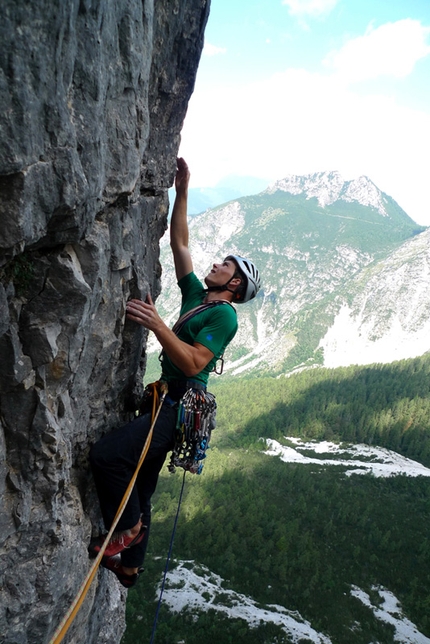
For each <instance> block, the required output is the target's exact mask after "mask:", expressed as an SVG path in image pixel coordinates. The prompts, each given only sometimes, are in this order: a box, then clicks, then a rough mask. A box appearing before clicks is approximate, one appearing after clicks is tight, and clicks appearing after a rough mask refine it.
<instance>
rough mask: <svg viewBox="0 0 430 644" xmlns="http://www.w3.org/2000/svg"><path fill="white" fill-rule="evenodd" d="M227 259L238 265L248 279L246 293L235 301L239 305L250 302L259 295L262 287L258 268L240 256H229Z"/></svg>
mask: <svg viewBox="0 0 430 644" xmlns="http://www.w3.org/2000/svg"><path fill="white" fill-rule="evenodd" d="M225 259H226V260H227V259H232V260H233V261H234V262H235V263H236V264H237V266H238V268H239V270H240V271H241V273H243V275H244V276H245V277H246V288H245V291H244V292H243V293H242V294H241V296H240V298H239V299H237V300H235V301H236V302H238V303H242V302H249V300H252V298H253V297H255V296H256V295H257V293H258V291H259V289H260V286H261V279H260V273H259V271H258V268H257V267H256V266H255V264H253V263H252V262H251V261H250V260H249V259H245V258H244V257H240V256H239V255H227V257H226V258H225ZM224 261H225V260H224Z"/></svg>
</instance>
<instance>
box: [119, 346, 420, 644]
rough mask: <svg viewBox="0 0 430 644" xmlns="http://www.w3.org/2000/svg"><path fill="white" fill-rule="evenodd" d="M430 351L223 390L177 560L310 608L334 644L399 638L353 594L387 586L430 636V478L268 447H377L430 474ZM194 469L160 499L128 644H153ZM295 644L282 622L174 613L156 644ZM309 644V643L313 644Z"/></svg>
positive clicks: (130, 612)
mask: <svg viewBox="0 0 430 644" xmlns="http://www.w3.org/2000/svg"><path fill="white" fill-rule="evenodd" d="M429 372H430V356H424V357H422V358H417V359H414V360H405V361H401V362H397V363H391V364H389V365H373V366H366V367H357V366H355V367H348V368H341V369H333V370H329V369H322V368H317V369H312V370H308V371H303V372H301V373H298V374H295V375H292V376H290V377H281V378H276V379H274V378H253V379H240V380H232V379H228V378H226V379H224V380H223V378H219V379H218V380H213V381H212V382H211V390H212V391H213V392H214V393H215V394H216V396H217V402H218V412H217V428H216V430H215V431H214V433H213V437H212V441H211V449H210V450H209V452H208V458H207V459H206V461H207V462H206V463H205V467H204V470H203V473H202V475H201V476H193V475H189V474H187V475H186V482H185V491H184V499H183V503H182V507H181V511H180V516H179V521H178V527H177V533H176V536H175V542H174V547H173V561H172V562H171V564H170V567H171V568H174V566H175V560H177V561H179V560H186V559H192V560H194V561H195V562H197V563H199V564H204V565H205V566H207V567H208V568H209V569H210V570H211V571H212V572H214V573H216V574H218V575H220V576H221V577H222V578H223V579H224V580H225V584H226V587H228V588H229V589H233V590H235V591H237V592H239V593H243V594H244V595H247V596H249V597H252V598H253V600H255V601H257V602H258V603H259V604H260V605H262V606H265V605H269V604H280V605H282V606H285V607H286V608H288V609H289V610H296V611H299V613H300V615H301V616H302V617H303V618H304V619H306V620H308V621H309V622H310V623H311V625H312V627H313V628H314V629H316V630H317V631H318V632H320V633H324V634H325V635H326V636H327V637H329V638H330V640H331V641H332V642H333V644H369V642H379V643H381V644H383V643H385V642H386V643H390V644H391V643H392V642H394V641H395V640H394V627H393V626H391V625H389V624H387V623H385V622H382V621H380V620H378V619H377V618H376V617H375V616H374V614H373V612H372V611H371V610H370V609H369V608H367V607H366V606H364V605H363V604H362V603H360V602H359V600H357V599H356V598H354V597H352V595H351V593H350V589H351V586H352V585H355V586H358V587H359V588H360V589H362V590H364V591H365V592H367V593H369V595H370V596H371V597H372V598H374V601H375V602H377V601H378V597H377V593H375V590H374V587H375V586H376V587H379V586H382V587H384V588H386V589H388V590H389V591H390V592H392V593H393V594H394V595H395V596H396V597H397V599H398V600H399V601H400V602H401V605H402V608H403V611H404V613H405V615H406V616H407V618H408V619H410V620H411V621H412V622H414V623H415V625H416V626H417V627H418V629H419V630H420V632H421V633H423V634H425V635H426V636H427V637H430V539H429V534H428V526H429V525H430V478H427V477H416V478H412V477H407V476H405V475H399V476H394V477H390V478H375V477H374V476H372V475H370V474H367V475H361V476H346V475H345V470H346V468H345V467H343V466H336V467H328V466H326V465H323V464H321V465H319V464H307V465H303V464H297V463H284V462H282V461H281V460H280V459H279V458H277V457H269V456H267V455H265V454H264V449H265V442H264V441H262V440H261V438H275V439H276V440H278V441H280V442H285V438H284V437H285V436H296V437H301V438H306V439H307V440H312V439H317V440H322V439H324V440H330V441H333V442H339V443H342V442H351V443H366V444H368V445H378V446H381V447H387V448H389V449H391V450H394V451H396V452H398V453H400V454H402V455H404V456H407V457H408V458H411V459H414V460H416V461H418V462H420V463H422V464H424V465H426V466H428V467H430V379H429ZM181 484H182V474H181V473H176V474H175V475H173V476H172V475H170V474H168V472H167V468H165V471H164V472H163V473H162V475H161V477H160V483H159V486H158V489H157V492H156V494H155V495H154V497H153V523H152V527H151V538H150V542H149V547H148V553H147V558H146V561H145V572H144V573H143V574H142V576H141V579H139V583H138V584H137V586H136V587H135V588H133V589H132V590H130V591H129V594H128V599H127V630H126V632H125V635H124V637H123V640H122V644H132V643H133V644H136V643H140V642H149V640H150V635H151V629H152V625H153V619H154V615H155V610H156V602H157V598H158V597H157V589H156V586H157V584H158V583H159V582H160V580H161V576H162V572H163V569H164V565H165V558H166V555H167V552H168V547H169V542H170V537H171V532H172V527H173V521H174V517H175V514H176V509H177V503H178V497H179V492H180V487H181ZM181 641H182V642H186V644H194V643H197V642H201V641H208V642H217V643H220V644H224V643H226V644H227V643H230V642H231V643H235V644H236V643H241V642H246V643H251V644H252V643H254V642H259V643H267V644H269V643H287V642H290V641H292V640H289V639H288V636H287V635H286V634H285V632H284V631H283V630H282V629H281V627H280V626H275V625H274V624H271V623H261V624H260V625H259V626H258V627H256V628H251V627H250V626H249V625H248V624H247V623H246V622H245V621H244V620H241V619H228V618H227V617H226V616H225V615H224V616H223V615H221V614H219V613H215V611H214V610H212V609H211V610H209V611H207V612H206V611H190V610H189V611H185V612H182V613H180V614H174V613H171V612H169V610H168V609H167V607H166V606H164V605H162V606H161V610H160V615H159V618H158V626H157V631H156V638H155V642H157V643H159V644H173V643H176V642H178V643H179V642H181ZM302 641H303V643H304V642H305V640H302Z"/></svg>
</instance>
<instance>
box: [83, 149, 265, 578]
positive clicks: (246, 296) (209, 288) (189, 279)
mask: <svg viewBox="0 0 430 644" xmlns="http://www.w3.org/2000/svg"><path fill="white" fill-rule="evenodd" d="M189 179H190V173H189V169H188V166H187V164H186V162H185V161H184V159H182V158H179V159H177V171H176V177H175V189H176V197H175V203H174V206H173V211H172V217H171V223H170V245H171V249H172V252H173V259H174V265H175V272H176V278H177V280H178V286H179V288H180V289H181V293H182V306H181V315H183V314H184V313H187V312H189V311H191V310H192V309H194V307H197V306H199V305H201V304H202V303H210V302H215V301H216V302H221V301H222V302H223V303H227V304H228V305H227V306H225V305H223V306H218V305H216V306H213V308H208V309H206V310H204V311H202V312H199V313H197V314H195V315H194V316H192V317H191V318H190V319H189V320H188V321H187V322H186V323H185V324H184V326H183V327H182V328H181V330H180V331H179V332H178V333H175V332H174V330H172V329H170V328H169V327H168V326H167V325H166V324H165V323H164V322H163V320H162V319H161V317H160V316H159V314H158V312H157V309H156V308H155V306H154V303H153V301H152V298H151V296H150V294H148V295H147V297H146V301H142V300H136V299H132V300H130V301H129V302H128V303H127V318H128V319H129V320H132V321H133V322H136V323H137V324H140V325H142V326H143V327H145V328H146V329H149V330H150V331H152V332H153V333H154V334H155V335H156V337H157V339H158V340H159V342H160V344H161V346H162V348H163V352H162V374H161V378H160V381H162V382H165V383H167V386H168V394H167V396H166V398H165V400H164V403H163V405H162V407H161V409H160V413H159V416H158V419H157V422H156V424H155V426H154V432H153V436H152V440H151V443H150V446H149V449H148V452H147V455H146V458H145V460H144V462H143V464H142V467H141V469H140V471H139V474H138V477H137V481H136V484H135V486H134V488H133V491H132V494H131V497H130V499H129V501H128V503H127V505H126V507H125V509H124V512H123V514H122V516H121V518H120V520H119V522H118V525H117V527H116V530H117V532H115V533H114V534H113V536H112V538H111V539H110V541H109V544H108V546H107V548H106V550H105V552H104V556H103V558H102V561H101V565H102V566H104V567H105V568H108V569H109V570H111V571H112V572H114V573H115V574H116V576H117V578H118V579H119V581H120V582H121V584H122V585H123V586H125V587H126V588H129V587H131V586H133V585H134V584H135V583H136V581H137V579H138V576H139V574H140V572H141V571H142V569H141V566H142V563H143V560H144V556H145V552H146V547H147V543H148V537H149V526H150V515H151V503H150V501H151V496H152V494H153V493H154V491H155V488H156V485H157V480H158V475H159V472H160V469H161V467H162V465H163V463H164V461H165V459H166V455H167V453H168V452H169V451H170V450H172V449H173V445H174V436H175V429H176V420H177V406H178V401H179V400H180V399H181V397H182V396H183V395H184V394H185V392H186V391H187V390H189V389H190V388H196V389H197V390H203V391H205V390H206V385H207V381H208V377H209V374H210V372H211V371H212V370H213V369H214V367H215V365H216V362H217V360H218V359H219V358H220V357H221V356H222V354H223V353H224V350H225V348H226V346H227V345H228V344H229V342H231V340H232V339H233V337H234V335H235V333H236V331H237V316H236V310H235V308H234V307H233V306H232V303H234V302H237V303H240V302H247V301H249V300H250V299H252V298H254V297H255V295H256V294H257V291H258V290H259V288H260V276H259V272H258V270H257V269H256V267H255V265H254V264H253V263H252V262H251V261H249V260H247V259H244V258H243V257H239V256H237V255H229V256H228V257H226V258H225V259H224V261H223V262H220V263H216V264H213V266H212V269H211V270H210V272H209V273H208V275H206V277H205V278H204V282H205V286H204V285H203V284H202V283H201V282H200V280H199V279H198V278H197V277H196V275H195V274H194V272H193V262H192V259H191V255H190V251H189V247H188V223H187V199H188V184H189ZM174 328H175V327H174ZM150 426H151V413H149V412H148V413H144V414H143V415H141V416H138V417H137V418H135V419H134V420H133V421H132V422H130V423H128V424H127V425H126V426H125V427H121V428H118V429H116V430H113V431H112V432H110V433H108V434H107V435H105V436H104V437H102V438H101V439H100V440H99V441H98V442H97V443H96V444H95V445H93V447H92V448H91V451H90V463H91V468H92V472H93V475H94V480H95V484H96V489H97V493H98V497H99V501H100V506H101V511H102V515H103V520H104V523H105V526H106V528H109V526H110V525H111V524H112V522H113V519H114V517H115V514H116V512H117V509H118V507H119V505H120V503H121V500H122V498H123V495H124V492H125V490H126V488H127V485H128V483H129V482H130V480H131V478H132V476H133V473H134V471H135V470H136V466H137V463H138V460H139V457H140V454H141V452H142V448H143V445H144V443H145V440H146V438H147V436H148V433H149V430H150ZM103 542H104V536H103V535H102V536H100V537H98V538H96V539H93V540H92V542H91V544H90V548H89V551H90V556H96V555H97V553H98V552H99V551H100V548H101V545H102V544H103Z"/></svg>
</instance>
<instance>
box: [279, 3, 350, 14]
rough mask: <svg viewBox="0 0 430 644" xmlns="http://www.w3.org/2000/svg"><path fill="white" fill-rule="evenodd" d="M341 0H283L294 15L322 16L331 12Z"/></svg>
mask: <svg viewBox="0 0 430 644" xmlns="http://www.w3.org/2000/svg"><path fill="white" fill-rule="evenodd" d="M338 2H339V0H283V2H282V4H286V5H287V6H288V8H289V12H290V14H291V15H293V16H304V15H308V16H322V15H323V14H327V13H330V11H332V10H333V9H334V7H335V6H336V5H337V3H338Z"/></svg>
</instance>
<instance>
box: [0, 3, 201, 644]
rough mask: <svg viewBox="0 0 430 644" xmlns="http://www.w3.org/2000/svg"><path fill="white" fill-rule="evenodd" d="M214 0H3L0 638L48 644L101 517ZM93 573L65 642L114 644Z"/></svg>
mask: <svg viewBox="0 0 430 644" xmlns="http://www.w3.org/2000/svg"><path fill="white" fill-rule="evenodd" d="M208 11H209V0H157V1H156V2H154V0H140V1H139V0H121V1H120V2H119V1H117V0H69V1H68V2H62V1H61V0H40V1H39V2H25V1H24V0H3V2H2V7H1V14H2V18H1V21H0V45H1V46H0V67H1V69H0V105H1V110H0V127H1V130H0V443H1V445H0V449H1V460H0V493H1V500H2V504H1V514H0V542H1V544H2V545H1V555H0V587H1V600H0V642H1V643H3V644H8V643H12V642H13V643H14V644H27V643H28V644H30V643H31V644H43V643H45V642H48V641H49V640H50V638H51V636H52V634H53V632H54V631H55V628H56V626H57V624H58V622H59V621H60V619H61V618H62V616H63V615H64V613H65V611H66V610H67V608H68V606H69V604H70V602H71V600H72V599H73V597H74V595H75V593H76V591H77V589H78V588H79V586H80V584H81V581H82V580H83V578H84V577H85V575H86V573H87V570H88V567H89V561H88V555H87V545H88V542H89V539H90V535H91V532H92V530H94V531H98V528H99V527H100V515H99V511H98V505H97V502H96V497H95V493H94V489H93V486H92V480H91V476H90V474H89V471H88V462H87V455H88V448H89V445H90V444H91V442H92V441H94V440H95V439H96V438H97V437H99V436H100V435H101V434H102V433H103V432H106V431H107V430H109V429H110V428H112V427H114V426H116V425H118V424H119V423H121V422H123V421H125V420H127V419H128V418H129V417H130V413H131V412H132V411H133V409H134V404H135V400H136V398H137V397H138V396H139V394H140V392H141V380H142V375H143V371H144V363H145V344H146V335H145V332H144V331H143V330H142V329H140V328H136V326H135V325H132V324H131V323H129V322H126V321H125V302H126V301H127V299H128V298H129V297H130V296H137V297H144V296H145V295H146V293H147V292H148V290H149V291H150V292H151V293H152V294H153V296H156V295H158V293H159V290H160V274H161V268H160V265H159V261H158V253H159V239H160V237H161V236H162V235H163V233H164V230H165V228H166V221H167V209H168V201H167V188H168V187H169V186H170V185H171V184H172V181H173V177H174V171H175V158H176V155H177V150H178V145H179V137H180V130H181V126H182V122H183V119H184V116H185V112H186V108H187V103H188V99H189V97H190V95H191V92H192V90H193V86H194V80H195V73H196V69H197V65H198V61H199V57H200V53H201V48H202V44H203V32H204V27H205V24H206V20H207V15H208ZM123 628H124V592H123V591H122V590H121V587H120V586H119V584H118V583H117V581H116V579H115V578H114V576H113V575H111V574H109V573H107V572H106V571H103V570H101V571H100V572H99V573H98V576H97V579H96V581H95V582H94V583H93V585H92V588H91V591H90V594H89V596H88V599H87V600H86V602H85V605H84V606H83V608H82V609H81V611H80V613H79V615H78V617H77V619H76V621H75V623H74V625H73V626H72V628H71V629H70V631H69V633H68V635H67V636H66V638H65V640H64V641H66V642H76V643H78V642H79V643H83V642H85V643H91V642H96V641H97V643H98V644H103V643H108V642H109V643H114V642H115V643H117V642H119V641H120V639H121V634H122V631H123Z"/></svg>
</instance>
